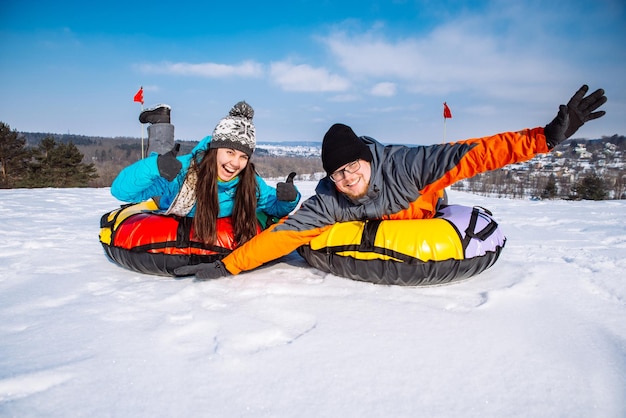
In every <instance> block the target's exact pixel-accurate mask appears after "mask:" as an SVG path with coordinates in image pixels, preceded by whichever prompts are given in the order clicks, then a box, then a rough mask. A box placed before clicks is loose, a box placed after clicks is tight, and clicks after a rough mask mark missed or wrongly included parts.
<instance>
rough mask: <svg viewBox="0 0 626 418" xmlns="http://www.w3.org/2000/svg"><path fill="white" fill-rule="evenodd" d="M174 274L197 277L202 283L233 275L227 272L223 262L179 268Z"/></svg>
mask: <svg viewBox="0 0 626 418" xmlns="http://www.w3.org/2000/svg"><path fill="white" fill-rule="evenodd" d="M174 274H175V275H176V276H191V275H195V276H196V280H200V281H204V280H213V279H219V278H220V277H226V276H230V275H231V274H230V272H229V271H228V270H226V266H225V265H224V263H222V262H221V261H214V262H212V263H202V264H195V265H192V266H182V267H178V268H176V269H174Z"/></svg>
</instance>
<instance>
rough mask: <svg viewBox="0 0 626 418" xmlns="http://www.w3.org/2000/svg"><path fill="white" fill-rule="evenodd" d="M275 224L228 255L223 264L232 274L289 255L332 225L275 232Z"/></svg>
mask: <svg viewBox="0 0 626 418" xmlns="http://www.w3.org/2000/svg"><path fill="white" fill-rule="evenodd" d="M278 225H280V224H274V225H272V226H271V227H269V228H268V229H266V230H265V231H263V232H261V233H260V234H259V235H257V236H256V237H254V238H252V239H251V240H250V241H248V242H246V243H245V244H244V245H242V246H241V247H239V248H237V249H236V250H235V251H233V252H232V253H230V254H229V255H227V256H226V257H225V258H224V259H223V260H222V262H223V263H224V265H225V266H226V269H227V270H228V271H229V272H231V273H232V274H239V273H241V272H242V271H244V270H251V269H253V268H256V267H259V266H260V265H262V264H265V263H267V262H269V261H272V260H275V259H277V258H279V257H282V256H284V255H287V254H289V253H290V252H292V251H294V250H295V249H297V248H298V247H299V246H301V245H304V244H307V243H309V242H310V241H311V240H312V239H313V238H315V237H316V236H318V235H320V234H321V233H322V232H324V231H325V230H326V229H328V228H331V227H332V225H327V226H325V227H322V228H314V229H309V230H305V231H288V230H279V231H274V229H276V227H277V226H278Z"/></svg>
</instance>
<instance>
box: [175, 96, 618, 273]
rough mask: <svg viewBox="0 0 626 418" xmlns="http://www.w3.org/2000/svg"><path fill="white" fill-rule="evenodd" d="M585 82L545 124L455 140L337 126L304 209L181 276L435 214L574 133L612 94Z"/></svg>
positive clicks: (242, 266)
mask: <svg viewBox="0 0 626 418" xmlns="http://www.w3.org/2000/svg"><path fill="white" fill-rule="evenodd" d="M588 90H589V88H588V87H587V86H586V85H583V86H582V87H581V88H580V89H579V90H578V91H577V92H576V94H574V96H572V98H571V99H570V101H569V102H568V104H567V106H566V105H561V106H560V107H559V112H558V114H557V116H556V117H555V118H554V120H553V121H552V122H550V123H549V124H548V125H546V126H545V127H544V128H541V127H538V128H534V129H525V130H522V131H519V132H506V133H501V134H497V135H494V136H491V137H485V138H474V139H468V140H465V141H459V142H456V143H451V144H439V145H431V146H417V147H407V146H401V145H389V146H384V145H382V144H380V143H379V142H377V141H376V140H374V139H373V138H370V137H367V136H362V137H358V136H357V135H356V134H355V133H354V132H353V131H352V129H351V128H350V127H349V126H346V125H342V124H335V125H333V126H331V127H330V129H329V130H328V132H327V133H326V135H325V136H324V140H323V142H322V163H323V166H324V170H325V171H326V173H327V174H328V176H327V177H325V178H323V179H322V180H320V182H319V183H318V185H317V188H316V190H315V195H314V196H312V197H310V198H309V199H308V200H306V201H305V202H304V203H303V204H302V206H301V207H300V209H298V210H297V211H296V212H295V213H294V214H292V215H290V216H288V217H287V218H285V219H284V220H283V221H282V222H281V223H278V224H276V225H273V226H272V227H271V228H269V229H267V230H266V231H264V232H263V233H261V234H259V235H257V236H256V237H255V238H253V239H252V240H250V241H248V242H247V243H246V244H244V245H243V246H241V247H239V248H238V249H236V250H235V251H233V252H232V253H231V254H229V255H228V256H227V257H225V258H224V259H223V260H221V261H216V262H214V263H207V264H198V265H191V266H183V267H180V268H178V269H176V270H175V274H177V275H179V276H186V275H194V274H195V276H196V279H198V280H209V279H216V278H219V277H224V276H228V275H231V274H238V273H240V272H241V271H244V270H250V269H253V268H256V267H258V266H260V265H262V264H264V263H266V262H269V261H271V260H275V259H277V258H279V257H281V256H283V255H287V254H289V253H290V252H292V251H294V250H295V249H296V248H298V247H299V246H301V245H304V244H307V243H309V242H310V241H311V240H312V239H313V238H315V237H316V236H318V235H319V234H321V233H322V232H324V230H326V229H327V228H330V227H331V226H332V225H333V224H334V223H336V222H347V221H355V220H368V219H425V218H432V217H433V216H434V215H435V213H436V212H437V206H438V204H439V202H440V199H441V198H442V196H443V190H444V189H445V187H447V186H449V185H451V184H453V183H455V182H456V181H459V180H461V179H465V178H469V177H472V176H474V175H476V174H478V173H482V172H485V171H489V170H495V169H497V168H501V167H504V166H506V165H508V164H512V163H517V162H521V161H526V160H529V159H531V158H532V157H534V156H535V155H537V154H540V153H546V152H548V151H550V150H551V149H552V148H554V147H555V146H557V145H558V144H560V143H561V142H563V141H564V140H565V139H567V138H569V137H570V136H572V135H573V134H574V133H575V132H576V131H577V130H578V128H580V127H581V126H582V125H583V124H584V123H585V122H587V121H590V120H593V119H597V118H599V117H601V116H604V114H605V112H604V111H597V109H598V108H599V107H600V106H602V105H603V104H604V103H605V102H606V100H607V98H606V96H605V95H604V90H602V89H598V90H596V91H595V92H593V93H591V94H590V95H588V96H586V97H585V95H586V94H587V91H588Z"/></svg>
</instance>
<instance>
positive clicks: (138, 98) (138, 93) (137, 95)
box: [133, 87, 143, 104]
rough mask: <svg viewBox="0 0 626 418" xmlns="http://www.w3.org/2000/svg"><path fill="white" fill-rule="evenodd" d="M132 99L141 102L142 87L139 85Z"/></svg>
mask: <svg viewBox="0 0 626 418" xmlns="http://www.w3.org/2000/svg"><path fill="white" fill-rule="evenodd" d="M133 101H134V102H139V103H141V104H143V87H140V88H139V91H138V92H137V93H135V97H134V98H133Z"/></svg>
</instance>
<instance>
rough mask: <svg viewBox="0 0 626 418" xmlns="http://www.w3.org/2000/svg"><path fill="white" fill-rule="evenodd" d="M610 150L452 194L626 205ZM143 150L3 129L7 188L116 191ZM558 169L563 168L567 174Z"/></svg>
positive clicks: (484, 178)
mask: <svg viewBox="0 0 626 418" xmlns="http://www.w3.org/2000/svg"><path fill="white" fill-rule="evenodd" d="M608 140H609V142H611V143H613V144H617V152H618V153H619V152H621V153H622V155H623V154H624V151H623V150H625V149H626V138H624V137H622V136H614V137H611V138H608ZM177 143H180V145H181V149H180V154H186V153H190V152H191V150H192V149H193V147H195V145H197V143H198V142H193V141H177ZM580 143H583V144H584V145H585V146H586V147H587V150H589V151H592V152H593V155H592V157H591V160H590V163H589V164H587V165H586V166H585V165H583V166H579V165H578V163H576V161H577V160H578V158H577V157H576V156H575V155H574V154H573V153H574V151H573V150H574V149H575V148H576V147H577V146H579V145H580ZM603 143H604V144H605V145H606V141H597V140H588V141H585V140H578V141H577V142H573V141H570V142H569V143H568V144H563V146H562V148H561V150H560V151H559V152H558V153H553V154H561V157H558V156H555V155H551V156H550V159H551V161H549V162H548V163H547V164H546V163H544V165H545V166H544V167H536V168H532V164H531V165H530V166H527V167H525V168H515V167H506V168H505V169H499V170H494V171H491V172H487V173H482V174H479V175H476V176H474V177H472V178H469V179H465V180H462V181H460V182H457V183H455V184H454V185H452V189H454V190H462V191H469V192H472V193H477V194H484V195H491V196H501V197H511V198H529V197H530V198H538V199H586V200H604V199H626V172H625V170H624V167H623V161H624V158H623V157H621V161H622V164H621V166H620V165H619V164H617V165H616V167H611V166H610V165H606V164H605V165H604V166H603V165H602V164H601V162H600V161H597V160H596V159H597V158H599V157H598V156H602V155H603V152H602V146H605V145H602V144H603ZM141 146H142V144H141V143H140V142H139V141H138V140H137V139H136V138H122V137H120V138H104V137H86V136H81V135H69V134H42V133H26V134H24V133H22V134H20V133H18V132H17V131H11V129H10V127H9V126H8V125H7V124H5V123H2V122H0V188H14V187H26V188H32V187H109V186H110V185H111V184H112V182H113V180H114V179H115V178H116V177H117V175H118V174H119V172H120V171H121V170H122V169H123V168H124V167H126V166H128V165H130V164H132V163H134V162H135V161H138V160H139V159H140V158H141ZM563 157H566V158H563ZM561 158H562V160H560V159H561ZM603 158H604V157H603ZM563 161H565V163H563ZM252 162H253V163H254V164H255V168H256V170H257V172H258V173H259V175H261V177H263V178H269V179H282V178H284V177H285V176H286V175H287V174H288V173H290V172H292V171H295V172H296V173H297V174H298V176H297V177H296V179H299V180H314V179H317V178H319V177H320V176H321V175H323V174H322V173H323V171H324V170H323V168H322V163H321V160H320V158H319V157H317V156H311V157H293V156H289V157H285V156H280V157H279V156H273V155H269V154H267V153H263V152H258V153H255V154H254V156H253V158H252ZM552 164H560V168H559V170H555V167H553V166H552ZM529 167H530V168H529Z"/></svg>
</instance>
